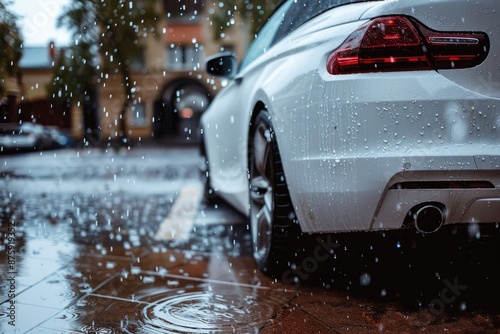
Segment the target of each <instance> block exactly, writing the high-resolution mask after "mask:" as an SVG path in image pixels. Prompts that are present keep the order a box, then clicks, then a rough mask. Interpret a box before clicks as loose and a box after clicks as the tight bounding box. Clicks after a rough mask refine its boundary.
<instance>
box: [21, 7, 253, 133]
mask: <svg viewBox="0 0 500 334" xmlns="http://www.w3.org/2000/svg"><path fill="white" fill-rule="evenodd" d="M181 2H183V1H182V0H181ZM184 2H185V5H182V4H180V6H181V7H182V6H184V7H183V8H184V9H185V10H184V11H183V12H182V13H178V12H177V13H176V12H175V9H177V8H179V7H178V6H179V2H178V1H168V0H165V1H158V5H157V10H158V12H159V13H161V15H160V17H161V20H160V22H159V23H158V25H157V27H156V30H155V34H150V35H149V36H147V37H146V38H144V39H142V43H143V50H144V52H143V56H142V58H141V59H137V60H136V61H134V62H133V63H132V66H131V73H132V81H133V83H134V100H133V103H132V104H131V105H130V106H129V108H128V109H129V110H128V112H127V114H126V119H125V123H126V136H127V137H128V138H130V139H147V138H151V137H156V138H161V137H163V136H169V135H175V136H181V137H185V138H186V139H190V138H192V139H194V138H193V136H194V133H193V132H194V131H195V127H196V124H197V120H198V119H199V116H200V115H201V113H202V112H203V111H204V109H205V108H206V107H207V106H208V104H209V103H210V101H211V99H212V98H213V96H214V95H215V94H216V93H217V91H218V89H219V88H220V82H219V81H218V79H217V78H213V77H208V76H207V75H206V73H205V71H204V64H205V59H206V58H207V57H208V56H211V55H213V54H216V53H218V52H221V51H231V52H234V53H235V54H236V55H237V56H238V57H240V58H241V56H242V55H243V53H244V50H245V48H246V45H247V41H248V37H246V33H245V29H243V27H242V26H237V25H234V26H233V27H231V28H230V29H228V30H227V31H228V33H226V34H224V36H222V38H215V36H214V28H213V26H212V22H211V20H210V15H209V13H211V12H214V11H216V10H219V9H218V8H217V4H216V3H214V2H209V1H201V0H198V1H193V0H184ZM174 5H175V6H174ZM170 7H172V8H170ZM55 48H56V50H57V49H58V46H55ZM27 49H29V48H27ZM39 49H40V48H39ZM28 51H29V50H28ZM49 51H50V47H49V46H47V47H46V48H45V50H31V52H39V53H40V55H41V57H40V58H38V59H37V60H38V61H40V60H43V61H42V62H41V63H40V62H39V64H37V65H36V66H34V64H30V62H29V61H26V60H25V61H24V62H21V67H22V93H21V104H23V103H24V104H27V103H30V102H33V101H42V100H47V91H46V87H47V85H49V84H50V81H51V78H52V76H53V73H54V70H55V68H54V62H53V60H52V59H51V58H50V55H49V54H50V52H49ZM31 57H33V56H31ZM98 94H99V99H98V106H97V111H96V115H94V116H95V118H96V121H97V124H98V128H97V129H95V131H96V132H99V136H100V138H101V139H102V140H107V139H114V138H117V137H119V135H120V110H121V106H122V103H123V101H124V96H123V94H124V93H123V89H122V83H121V77H120V76H118V75H110V76H108V75H104V74H102V75H101V77H100V78H99V84H98ZM46 104H47V103H46ZM47 105H49V109H50V108H51V107H50V106H51V104H50V101H49V102H48V104H47ZM52 108H54V106H52ZM21 109H23V108H21ZM24 109H26V108H24ZM56 109H60V107H57V108H56ZM63 109H64V108H63ZM23 112H24V111H23ZM47 112H48V113H50V112H51V111H50V110H48V111H47V110H45V111H44V113H47ZM26 113H29V112H26ZM31 113H33V112H31ZM52 114H53V115H58V116H59V117H62V118H65V120H64V121H61V122H59V124H54V122H56V123H57V121H56V120H54V117H52V119H49V118H45V117H44V115H40V113H39V115H38V118H37V117H36V116H34V115H27V114H26V115H23V116H22V118H23V120H27V119H29V118H31V119H33V118H37V119H36V121H37V122H40V123H42V124H44V123H51V124H47V125H59V126H61V127H63V128H65V130H66V131H67V132H71V134H72V136H73V137H74V138H75V139H77V140H80V139H82V138H83V136H84V135H85V128H86V125H85V117H84V115H83V108H82V106H81V105H79V104H76V105H73V106H72V108H71V110H63V111H61V110H57V111H54V110H53V111H52Z"/></svg>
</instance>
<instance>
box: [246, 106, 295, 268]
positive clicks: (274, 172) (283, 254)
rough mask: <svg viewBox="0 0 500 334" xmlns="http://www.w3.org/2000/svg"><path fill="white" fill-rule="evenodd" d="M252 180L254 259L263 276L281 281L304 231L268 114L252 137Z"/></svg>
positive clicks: (258, 120) (263, 114) (264, 113)
mask: <svg viewBox="0 0 500 334" xmlns="http://www.w3.org/2000/svg"><path fill="white" fill-rule="evenodd" d="M249 178H250V218H249V219H250V227H251V232H252V241H253V254H254V258H255V260H256V261H257V264H258V266H259V268H260V269H261V270H262V271H263V272H265V273H266V274H268V275H271V276H274V277H278V276H280V275H283V273H284V272H285V271H287V270H288V269H289V267H290V266H291V265H292V262H293V261H294V259H295V257H296V256H297V255H296V254H297V252H298V246H299V238H300V235H301V230H300V227H299V225H298V222H297V220H296V218H295V213H294V210H293V205H292V202H291V200H290V195H289V192H288V187H287V184H286V180H285V174H284V172H283V167H282V163H281V158H280V154H279V150H278V144H277V142H276V138H275V133H274V130H273V127H272V123H271V119H270V115H269V113H268V112H267V111H261V112H260V113H259V114H258V116H257V117H256V119H255V121H254V123H253V126H252V130H251V133H250V145H249Z"/></svg>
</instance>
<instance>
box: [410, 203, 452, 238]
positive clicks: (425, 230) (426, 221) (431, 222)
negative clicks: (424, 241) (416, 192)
mask: <svg viewBox="0 0 500 334" xmlns="http://www.w3.org/2000/svg"><path fill="white" fill-rule="evenodd" d="M444 220H445V214H444V211H443V209H442V208H440V207H438V206H436V205H434V204H428V205H424V206H423V207H421V208H420V209H418V211H417V212H416V213H415V215H414V223H415V228H416V229H417V231H418V232H420V233H422V234H430V233H434V232H437V231H438V230H439V229H440V228H441V226H442V225H443V223H444Z"/></svg>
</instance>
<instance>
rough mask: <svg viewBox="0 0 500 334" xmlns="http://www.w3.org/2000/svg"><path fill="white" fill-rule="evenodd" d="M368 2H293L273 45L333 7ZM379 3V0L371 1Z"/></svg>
mask: <svg viewBox="0 0 500 334" xmlns="http://www.w3.org/2000/svg"><path fill="white" fill-rule="evenodd" d="M366 1H370V0H322V1H310V0H294V1H289V2H290V3H291V7H290V10H289V11H288V12H287V13H286V15H285V18H284V20H283V24H282V25H281V26H280V27H279V29H278V31H277V32H276V34H275V35H274V40H273V44H274V43H276V42H278V41H280V40H281V39H283V38H284V37H286V36H287V35H289V34H290V33H291V32H293V31H294V30H295V29H297V28H298V27H300V26H301V25H303V24H304V23H306V22H307V21H309V20H310V19H312V18H313V17H315V16H318V15H319V14H321V13H323V12H325V11H327V10H329V9H331V8H335V7H339V6H342V5H346V4H351V3H355V2H366ZM371 1H381V0H371Z"/></svg>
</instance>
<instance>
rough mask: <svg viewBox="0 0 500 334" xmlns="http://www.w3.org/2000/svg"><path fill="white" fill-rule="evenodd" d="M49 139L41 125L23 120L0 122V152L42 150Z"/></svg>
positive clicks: (46, 145)
mask: <svg viewBox="0 0 500 334" xmlns="http://www.w3.org/2000/svg"><path fill="white" fill-rule="evenodd" d="M49 143H50V139H49V137H48V135H47V133H46V131H45V129H44V127H43V126H41V125H38V124H35V123H30V122H25V123H21V124H17V123H3V124H0V153H1V152H6V151H18V150H42V149H43V148H45V147H48V145H49Z"/></svg>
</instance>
